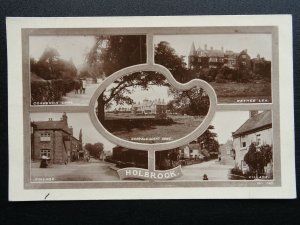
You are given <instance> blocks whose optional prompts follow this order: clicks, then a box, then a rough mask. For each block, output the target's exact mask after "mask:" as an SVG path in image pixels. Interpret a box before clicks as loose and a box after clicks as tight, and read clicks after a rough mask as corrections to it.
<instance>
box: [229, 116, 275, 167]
mask: <svg viewBox="0 0 300 225" xmlns="http://www.w3.org/2000/svg"><path fill="white" fill-rule="evenodd" d="M249 117H250V118H249V119H248V120H247V121H246V122H245V123H244V124H243V125H242V126H241V127H240V128H239V129H237V130H236V131H235V132H233V133H232V136H233V151H234V155H235V163H236V166H237V167H239V168H240V169H241V170H243V171H245V170H248V166H247V164H246V162H245V161H244V157H245V155H246V153H247V152H248V151H249V146H250V145H251V143H255V145H256V146H257V147H260V146H262V145H270V146H272V145H273V139H272V137H273V136H272V112H271V111H263V112H261V113H258V111H250V113H249Z"/></svg>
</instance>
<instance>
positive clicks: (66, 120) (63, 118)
mask: <svg viewBox="0 0 300 225" xmlns="http://www.w3.org/2000/svg"><path fill="white" fill-rule="evenodd" d="M61 120H62V121H64V122H66V123H68V117H67V113H66V112H64V113H63V115H62V118H61Z"/></svg>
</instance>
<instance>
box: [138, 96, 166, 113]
mask: <svg viewBox="0 0 300 225" xmlns="http://www.w3.org/2000/svg"><path fill="white" fill-rule="evenodd" d="M166 112H167V104H166V103H165V100H164V99H162V100H161V99H155V100H153V101H151V100H148V99H147V98H146V99H144V100H143V101H142V102H138V103H137V104H134V105H133V106H132V114H144V115H146V114H154V115H156V114H164V113H166Z"/></svg>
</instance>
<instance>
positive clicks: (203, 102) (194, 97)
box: [167, 88, 209, 116]
mask: <svg viewBox="0 0 300 225" xmlns="http://www.w3.org/2000/svg"><path fill="white" fill-rule="evenodd" d="M170 92H171V93H172V95H174V100H173V101H172V102H170V103H169V104H168V105H167V107H168V109H170V110H171V111H172V112H174V111H175V112H177V113H180V114H182V115H184V114H186V115H190V116H203V115H206V114H207V112H208V109H209V97H208V96H207V95H206V94H205V92H204V90H203V89H202V88H192V89H190V90H187V91H178V90H175V89H173V88H170Z"/></svg>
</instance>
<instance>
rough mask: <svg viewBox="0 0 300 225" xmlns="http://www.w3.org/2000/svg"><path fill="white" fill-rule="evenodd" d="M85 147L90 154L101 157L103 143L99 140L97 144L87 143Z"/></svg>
mask: <svg viewBox="0 0 300 225" xmlns="http://www.w3.org/2000/svg"><path fill="white" fill-rule="evenodd" d="M84 148H85V149H86V150H87V151H88V152H89V154H90V155H91V156H93V157H95V158H99V157H100V155H101V153H102V152H103V144H102V143H100V142H97V143H95V144H91V143H87V144H85V146H84Z"/></svg>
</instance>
